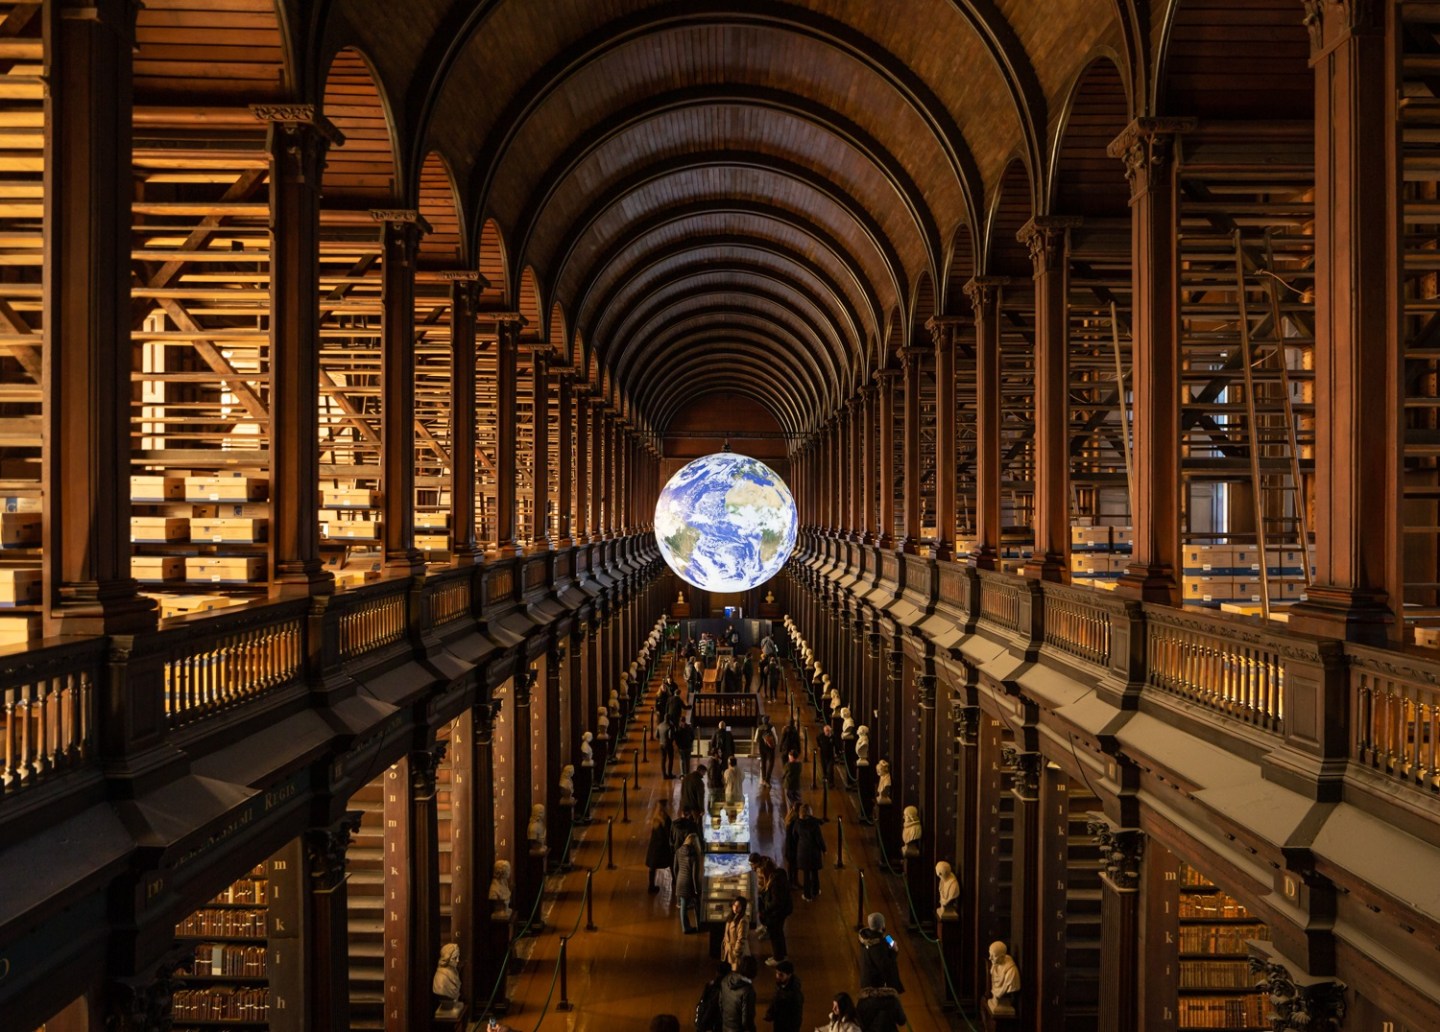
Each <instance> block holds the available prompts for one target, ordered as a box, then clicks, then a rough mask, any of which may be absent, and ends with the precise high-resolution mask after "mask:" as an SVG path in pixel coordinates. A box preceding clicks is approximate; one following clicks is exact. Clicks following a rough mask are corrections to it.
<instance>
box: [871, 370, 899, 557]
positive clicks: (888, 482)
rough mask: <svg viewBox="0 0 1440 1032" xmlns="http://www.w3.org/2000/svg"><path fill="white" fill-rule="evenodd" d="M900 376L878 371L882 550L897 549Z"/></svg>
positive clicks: (878, 540) (878, 542) (877, 541)
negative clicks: (897, 385) (897, 402)
mask: <svg viewBox="0 0 1440 1032" xmlns="http://www.w3.org/2000/svg"><path fill="white" fill-rule="evenodd" d="M899 375H900V372H899V370H897V369H888V368H887V369H879V370H876V372H875V388H876V394H877V396H878V398H879V410H880V433H879V434H877V435H876V438H877V440H878V442H879V444H878V447H879V448H880V461H879V462H877V463H876V464H875V472H876V475H877V476H878V478H879V480H880V533H879V535H878V536H877V537H876V538H875V544H876V545H878V546H879V547H880V548H894V547H895V380H896V378H897V377H898V376H899Z"/></svg>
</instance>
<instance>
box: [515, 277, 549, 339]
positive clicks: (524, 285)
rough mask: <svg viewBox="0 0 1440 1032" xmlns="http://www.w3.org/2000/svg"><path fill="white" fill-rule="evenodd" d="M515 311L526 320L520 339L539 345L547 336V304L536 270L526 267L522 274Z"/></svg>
mask: <svg viewBox="0 0 1440 1032" xmlns="http://www.w3.org/2000/svg"><path fill="white" fill-rule="evenodd" d="M515 309H516V311H518V312H519V313H520V314H521V316H523V317H524V319H525V325H524V326H523V327H522V328H521V330H520V339H521V340H523V341H527V342H529V343H532V344H534V343H537V342H539V341H540V340H541V339H542V338H543V337H544V336H545V319H544V316H543V314H542V313H543V312H544V311H545V302H544V301H543V300H542V299H541V297H540V281H539V279H538V278H537V277H536V275H535V269H534V268H533V267H531V266H528V265H527V266H526V267H525V271H524V272H522V273H521V274H520V292H519V293H518V294H517V295H516V297H515Z"/></svg>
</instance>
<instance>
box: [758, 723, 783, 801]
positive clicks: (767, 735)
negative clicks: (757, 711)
mask: <svg viewBox="0 0 1440 1032" xmlns="http://www.w3.org/2000/svg"><path fill="white" fill-rule="evenodd" d="M778 744H779V743H778V740H777V738H776V736H775V725H774V724H772V723H770V718H769V717H767V716H765V715H764V714H763V713H762V714H761V715H760V723H759V724H758V725H756V727H755V751H756V752H757V753H759V755H760V780H761V781H764V782H765V783H766V784H769V782H770V778H771V776H772V775H773V774H774V773H775V748H776V746H777V745H778Z"/></svg>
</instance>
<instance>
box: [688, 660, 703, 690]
mask: <svg viewBox="0 0 1440 1032" xmlns="http://www.w3.org/2000/svg"><path fill="white" fill-rule="evenodd" d="M685 680H686V681H688V682H689V684H690V694H691V695H698V694H699V693H700V692H702V691H704V690H705V669H704V668H703V667H702V666H701V665H700V660H699V658H698V657H697V658H694V659H691V660H690V665H689V666H688V667H687V668H686V669H685Z"/></svg>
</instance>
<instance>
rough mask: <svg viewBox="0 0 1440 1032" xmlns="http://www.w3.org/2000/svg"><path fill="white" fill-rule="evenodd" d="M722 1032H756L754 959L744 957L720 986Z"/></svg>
mask: <svg viewBox="0 0 1440 1032" xmlns="http://www.w3.org/2000/svg"><path fill="white" fill-rule="evenodd" d="M720 1032H755V958H754V957H750V956H746V957H742V958H741V960H740V963H739V964H738V965H736V967H735V970H734V971H732V972H730V974H729V975H728V976H726V978H725V981H724V982H722V983H721V985H720Z"/></svg>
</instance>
